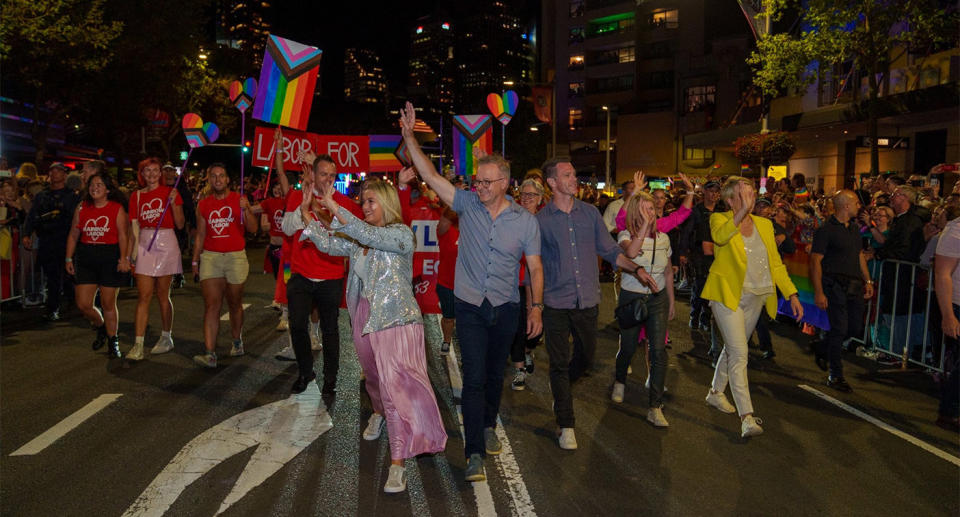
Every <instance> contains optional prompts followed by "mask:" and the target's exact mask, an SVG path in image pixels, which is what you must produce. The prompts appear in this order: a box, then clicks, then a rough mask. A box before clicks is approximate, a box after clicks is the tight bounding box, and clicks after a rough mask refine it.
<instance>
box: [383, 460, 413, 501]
mask: <svg viewBox="0 0 960 517" xmlns="http://www.w3.org/2000/svg"><path fill="white" fill-rule="evenodd" d="M406 489H407V470H406V469H405V468H403V465H390V473H389V474H388V475H387V482H386V483H384V485H383V491H384V492H386V493H388V494H396V493H399V492H403V491H404V490H406Z"/></svg>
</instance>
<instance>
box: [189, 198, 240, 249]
mask: <svg viewBox="0 0 960 517" xmlns="http://www.w3.org/2000/svg"><path fill="white" fill-rule="evenodd" d="M197 213H198V214H199V215H200V216H201V217H203V220H204V223H205V224H206V230H207V234H206V236H205V237H204V239H203V249H204V250H206V251H214V252H217V253H229V252H231V251H240V250H243V249H244V248H246V240H245V239H244V228H243V213H242V212H241V211H240V194H238V193H237V192H230V193H228V194H227V195H226V196H224V198H223V199H217V196H215V195H213V194H211V195H209V196H207V197H205V198H203V199H201V200H200V202H199V203H197Z"/></svg>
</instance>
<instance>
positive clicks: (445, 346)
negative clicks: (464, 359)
mask: <svg viewBox="0 0 960 517" xmlns="http://www.w3.org/2000/svg"><path fill="white" fill-rule="evenodd" d="M440 353H441V354H443V355H447V354H449V353H450V343H448V342H446V341H444V342H443V343H441V344H440Z"/></svg>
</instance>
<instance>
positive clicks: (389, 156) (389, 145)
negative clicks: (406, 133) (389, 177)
mask: <svg viewBox="0 0 960 517" xmlns="http://www.w3.org/2000/svg"><path fill="white" fill-rule="evenodd" d="M401 140H403V137H401V136H400V135H370V172H395V171H398V170H400V169H402V168H403V164H402V163H400V160H398V159H397V156H396V154H395V153H396V152H397V149H398V148H399V147H400V142H401Z"/></svg>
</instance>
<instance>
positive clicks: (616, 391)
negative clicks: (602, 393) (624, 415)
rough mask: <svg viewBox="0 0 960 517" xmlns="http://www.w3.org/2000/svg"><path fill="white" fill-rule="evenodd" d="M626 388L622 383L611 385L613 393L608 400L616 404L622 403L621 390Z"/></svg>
mask: <svg viewBox="0 0 960 517" xmlns="http://www.w3.org/2000/svg"><path fill="white" fill-rule="evenodd" d="M625 387H626V386H625V385H624V384H623V383H622V382H614V383H613V393H612V394H611V395H610V400H612V401H614V402H616V403H617V404H619V403H621V402H623V390H624V388H625Z"/></svg>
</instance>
